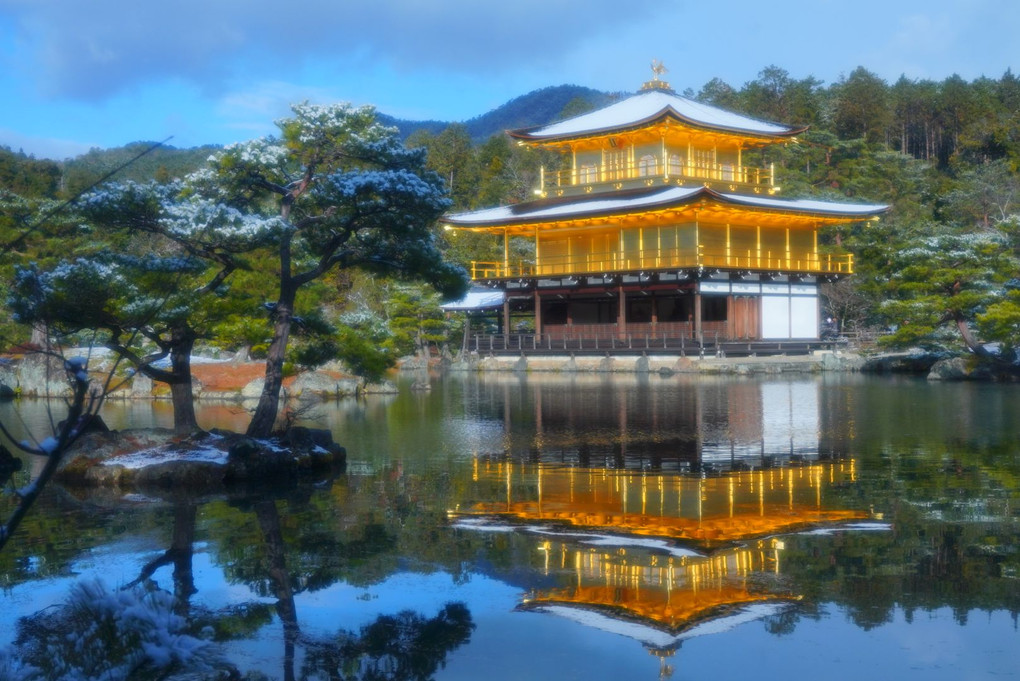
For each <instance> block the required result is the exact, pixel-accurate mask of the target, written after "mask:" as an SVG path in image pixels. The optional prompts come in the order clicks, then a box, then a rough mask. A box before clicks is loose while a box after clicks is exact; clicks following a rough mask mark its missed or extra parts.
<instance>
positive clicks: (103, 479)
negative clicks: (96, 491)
mask: <svg viewBox="0 0 1020 681" xmlns="http://www.w3.org/2000/svg"><path fill="white" fill-rule="evenodd" d="M217 452H219V454H217ZM346 460H347V453H346V451H345V450H344V448H343V447H341V446H340V445H338V444H337V443H336V442H334V441H333V438H332V435H331V434H330V433H329V431H326V430H317V429H314V428H301V427H296V428H291V429H290V430H288V431H287V432H286V433H284V434H283V435H282V436H281V437H280V438H279V439H274V440H264V441H263V440H253V439H251V438H248V437H246V436H244V435H240V434H237V433H230V432H228V431H215V432H213V433H200V434H197V435H195V436H193V437H191V438H187V439H185V440H176V439H175V438H174V437H173V431H171V430H169V429H146V430H133V431H121V432H117V431H110V432H106V433H98V432H97V433H87V434H85V435H83V436H81V438H79V440H78V442H76V443H75V446H74V447H72V449H71V450H70V451H68V452H67V454H66V455H65V459H64V461H62V462H61V465H60V467H59V468H58V471H57V474H56V479H57V480H59V481H60V482H61V483H62V484H65V485H70V486H80V487H105V488H118V489H121V490H135V489H139V490H149V491H153V490H155V491H158V493H159V495H160V496H166V495H170V496H174V495H176V494H180V493H188V494H194V493H219V492H223V491H225V490H226V489H227V488H228V487H231V486H236V485H239V484H246V485H247V484H251V485H256V486H265V485H273V486H275V485H278V484H280V483H288V482H295V481H297V480H300V479H307V478H308V477H309V476H315V478H316V479H318V478H323V477H330V476H332V475H333V474H334V473H335V472H337V471H339V470H342V468H343V467H344V465H345V464H346Z"/></svg>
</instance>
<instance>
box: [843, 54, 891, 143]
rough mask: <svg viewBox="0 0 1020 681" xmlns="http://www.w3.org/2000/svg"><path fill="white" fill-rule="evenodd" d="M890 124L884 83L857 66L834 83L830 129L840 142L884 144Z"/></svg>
mask: <svg viewBox="0 0 1020 681" xmlns="http://www.w3.org/2000/svg"><path fill="white" fill-rule="evenodd" d="M890 123H891V115H890V109H889V86H888V85H886V83H885V81H884V80H882V79H881V78H879V77H878V76H877V75H875V74H874V73H872V72H871V71H868V70H867V69H865V68H864V67H861V66H859V67H857V68H856V69H854V70H853V71H852V72H851V73H850V76H849V77H847V78H843V79H840V81H839V82H838V83H836V86H835V109H834V112H833V125H834V127H835V132H836V134H837V135H839V137H840V138H841V139H855V138H863V139H865V140H867V141H868V142H871V143H885V142H886V141H887V139H886V133H887V131H888V129H889V124H890Z"/></svg>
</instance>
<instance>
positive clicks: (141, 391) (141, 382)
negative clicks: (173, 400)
mask: <svg viewBox="0 0 1020 681" xmlns="http://www.w3.org/2000/svg"><path fill="white" fill-rule="evenodd" d="M131 397H132V398H138V399H143V398H145V399H147V398H150V397H152V379H151V378H149V377H148V376H146V375H145V374H142V373H136V374H135V375H134V376H133V377H132V378H131Z"/></svg>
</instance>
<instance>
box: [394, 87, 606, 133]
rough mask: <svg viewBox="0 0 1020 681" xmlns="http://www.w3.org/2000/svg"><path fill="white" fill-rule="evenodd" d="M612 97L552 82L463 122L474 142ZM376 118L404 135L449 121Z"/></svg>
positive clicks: (437, 129) (437, 130)
mask: <svg viewBox="0 0 1020 681" xmlns="http://www.w3.org/2000/svg"><path fill="white" fill-rule="evenodd" d="M612 98H613V95H610V94H608V93H605V92H600V91H599V90H593V89H591V88H587V87H581V86H579V85H555V86H552V87H546V88H542V89H540V90H534V91H532V92H529V93H528V94H526V95H521V96H520V97H516V98H514V99H511V100H510V101H509V102H507V103H506V104H503V105H502V106H499V107H497V108H495V109H493V110H492V111H489V112H488V113H484V114H482V115H480V116H476V117H474V118H472V119H470V120H467V121H464V122H463V123H464V126H465V127H466V128H467V130H468V134H470V135H471V139H472V140H473V141H474V142H476V143H477V142H483V141H485V140H487V139H489V138H490V137H492V136H493V135H496V134H499V133H502V132H504V131H506V130H510V129H514V128H526V127H529V126H533V125H543V124H545V123H549V122H550V121H554V120H556V119H557V118H560V117H561V114H562V113H563V110H564V109H565V108H566V107H567V105H568V104H571V106H575V104H573V103H574V100H579V102H582V103H583V104H585V105H587V107H586V108H597V107H600V106H604V105H605V104H608V103H609V102H610V100H611V99H612ZM379 120H381V121H382V122H384V123H386V124H387V125H393V126H396V127H397V128H398V129H399V130H400V136H401V137H403V138H406V137H407V136H408V135H410V134H411V133H413V132H415V131H417V130H426V131H428V132H430V133H433V134H439V133H440V132H442V131H443V129H444V128H445V127H446V126H448V125H449V124H450V122H449V121H410V120H405V119H399V118H393V117H392V116H387V115H385V114H380V115H379Z"/></svg>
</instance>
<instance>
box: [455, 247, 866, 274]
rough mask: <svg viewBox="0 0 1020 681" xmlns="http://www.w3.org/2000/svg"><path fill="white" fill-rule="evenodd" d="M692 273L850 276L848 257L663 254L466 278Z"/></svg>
mask: <svg viewBox="0 0 1020 681" xmlns="http://www.w3.org/2000/svg"><path fill="white" fill-rule="evenodd" d="M692 267H716V268H722V269H734V270H745V269H746V270H768V271H781V272H809V273H824V274H852V273H853V254H852V253H810V252H800V253H797V252H786V251H771V250H757V249H754V250H752V249H743V250H742V249H726V250H721V251H709V250H706V249H705V248H702V247H699V248H698V249H697V250H696V251H695V250H684V249H669V250H646V251H638V252H636V253H586V254H580V255H575V256H564V257H543V258H541V259H540V260H539V262H538V263H535V264H532V263H526V262H523V261H519V262H516V263H500V262H472V263H471V278H472V279H474V280H486V279H515V278H520V277H545V276H571V275H586V274H609V273H621V272H634V271H654V270H667V269H677V268H692Z"/></svg>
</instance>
